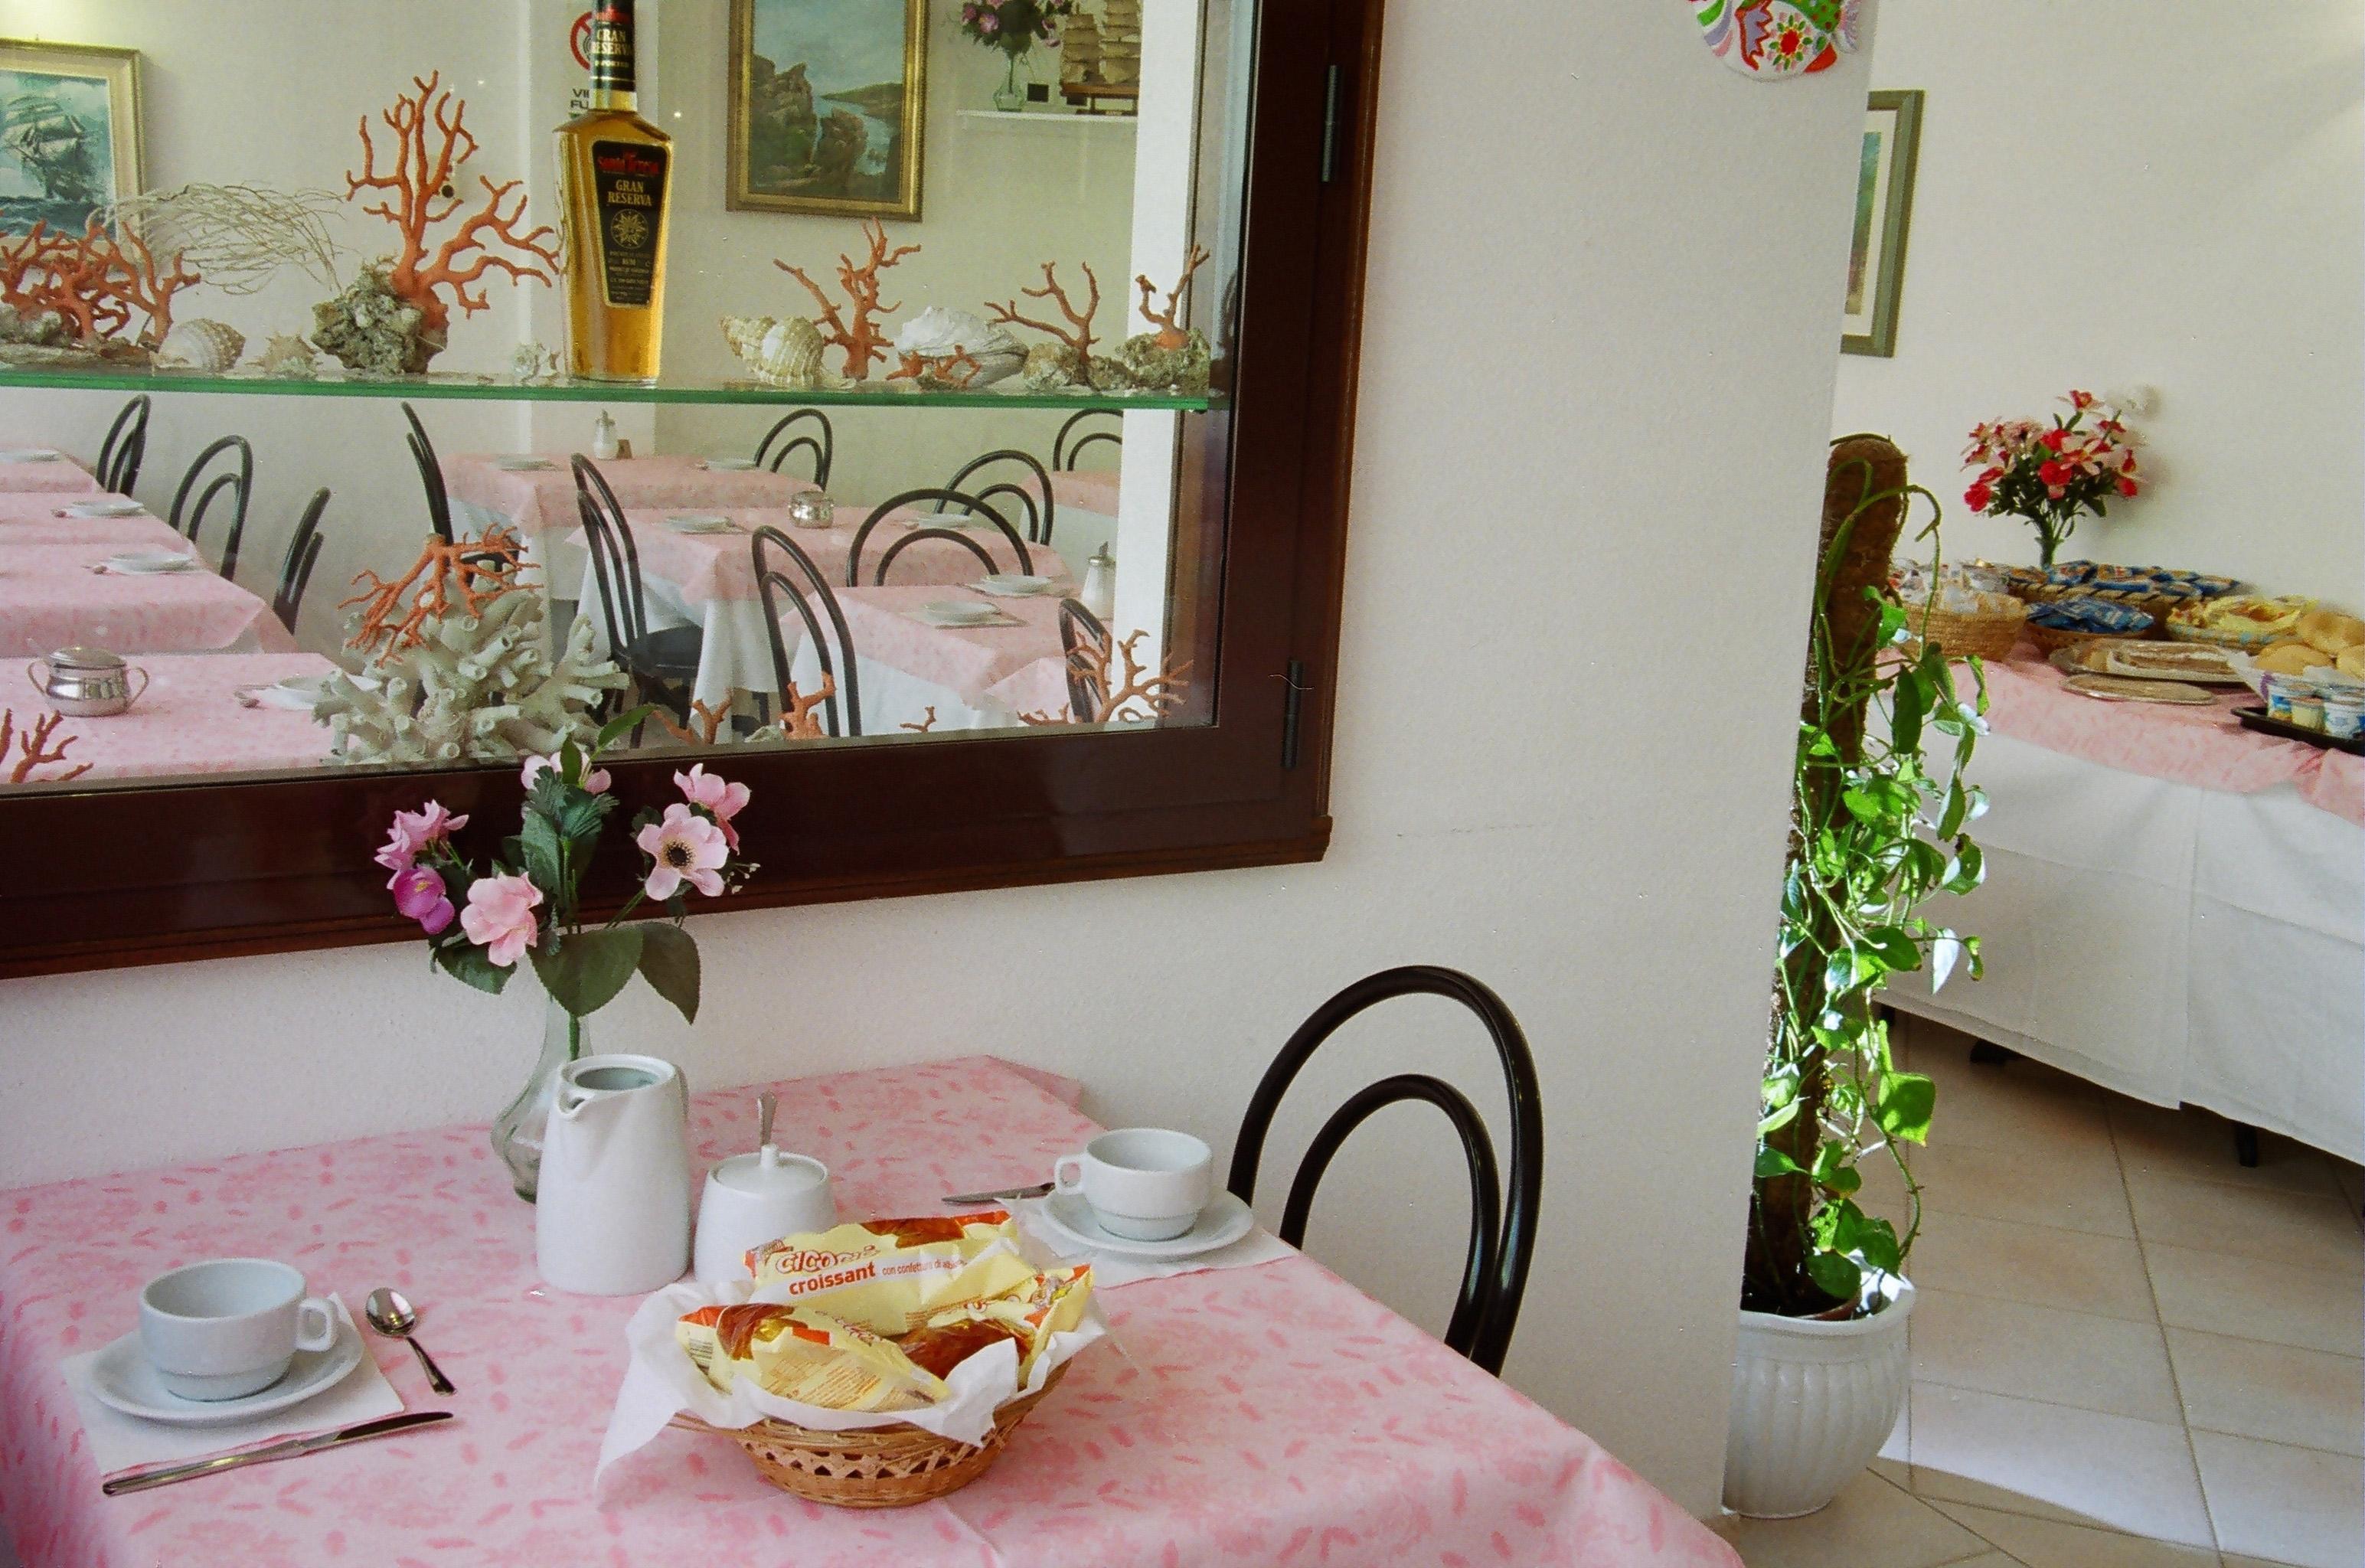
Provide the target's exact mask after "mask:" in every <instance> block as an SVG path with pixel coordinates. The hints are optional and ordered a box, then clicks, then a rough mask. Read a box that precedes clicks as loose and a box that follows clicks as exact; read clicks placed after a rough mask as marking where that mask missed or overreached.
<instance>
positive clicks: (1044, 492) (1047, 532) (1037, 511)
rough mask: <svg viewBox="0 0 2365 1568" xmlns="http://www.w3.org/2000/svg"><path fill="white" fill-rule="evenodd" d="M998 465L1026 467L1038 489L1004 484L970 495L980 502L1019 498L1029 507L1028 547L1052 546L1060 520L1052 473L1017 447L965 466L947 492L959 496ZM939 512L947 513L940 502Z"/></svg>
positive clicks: (1027, 522) (1004, 482)
mask: <svg viewBox="0 0 2365 1568" xmlns="http://www.w3.org/2000/svg"><path fill="white" fill-rule="evenodd" d="M997 463H1016V464H1020V465H1024V466H1025V467H1026V469H1028V470H1029V471H1030V472H1031V473H1032V474H1033V475H1034V476H1035V484H1036V488H1035V489H1033V490H1029V489H1027V488H1026V487H1025V486H1024V485H1020V484H1016V483H1014V482H1012V481H1009V480H1003V481H1002V482H1001V483H999V484H993V485H989V486H987V487H985V488H984V489H981V490H972V491H970V492H969V493H970V494H971V495H974V496H976V497H977V498H978V499H980V500H990V499H992V498H993V497H995V496H1015V497H1017V498H1019V499H1020V500H1021V501H1023V502H1025V503H1026V541H1027V543H1030V544H1048V543H1051V524H1052V522H1053V521H1055V520H1056V517H1057V510H1058V502H1056V501H1055V500H1054V499H1053V498H1052V496H1051V475H1050V471H1049V470H1048V469H1046V468H1045V467H1044V466H1043V465H1042V464H1041V462H1039V461H1038V460H1037V459H1036V458H1035V457H1034V456H1032V455H1031V454H1027V453H1024V452H1020V451H1019V450H1018V449H1017V448H1015V447H1004V448H1003V449H1002V450H1001V451H999V452H989V453H987V454H985V455H984V456H982V457H973V458H971V459H970V461H969V462H968V463H966V464H964V465H962V467H961V471H960V472H959V473H958V474H956V475H954V476H952V481H951V483H949V484H947V486H946V487H945V488H946V489H947V490H950V491H953V492H955V493H959V492H960V489H961V487H962V486H963V485H965V484H967V483H968V482H969V477H970V475H972V474H975V473H976V472H978V471H979V470H980V469H981V468H990V467H992V465H995V464H997ZM936 510H938V511H942V510H945V503H944V502H943V501H941V500H939V501H938V502H936Z"/></svg>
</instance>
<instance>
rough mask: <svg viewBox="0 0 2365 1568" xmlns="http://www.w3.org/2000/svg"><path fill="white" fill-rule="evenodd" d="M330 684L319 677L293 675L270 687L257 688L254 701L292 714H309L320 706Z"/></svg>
mask: <svg viewBox="0 0 2365 1568" xmlns="http://www.w3.org/2000/svg"><path fill="white" fill-rule="evenodd" d="M327 688H328V682H327V681H326V680H325V679H323V678H321V677H319V676H317V675H291V676H289V677H288V678H286V679H285V680H281V681H275V682H274V683H273V684H271V685H269V686H260V687H257V688H255V690H254V700H256V701H258V702H260V703H262V704H263V706H264V707H266V708H285V709H286V710H287V711H289V712H291V713H308V712H310V711H312V710H313V709H315V708H317V707H319V705H320V696H321V693H322V692H324V691H325V690H326V689H327Z"/></svg>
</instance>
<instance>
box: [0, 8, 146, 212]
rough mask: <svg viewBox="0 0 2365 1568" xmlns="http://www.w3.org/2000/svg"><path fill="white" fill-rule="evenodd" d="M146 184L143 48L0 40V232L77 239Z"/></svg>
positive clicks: (137, 193)
mask: <svg viewBox="0 0 2365 1568" xmlns="http://www.w3.org/2000/svg"><path fill="white" fill-rule="evenodd" d="M143 183H144V182H143V180H142V178H141V173H140V54H139V51H138V50H129V49H100V48H97V47H95V46H93V45H85V44H70V43H32V42H28V41H26V40H23V39H0V233H10V234H21V233H23V232H25V230H28V229H30V228H31V227H32V226H33V225H34V224H36V223H41V222H46V223H47V224H48V225H49V226H50V229H52V230H65V231H66V232H68V233H71V234H80V233H81V232H82V231H83V229H84V226H85V225H86V224H87V223H88V222H89V220H90V216H91V214H92V213H94V212H95V211H97V210H98V209H100V208H101V207H106V206H107V205H108V204H110V203H112V202H115V201H118V200H120V199H122V198H124V197H127V196H137V195H139V194H140V188H141V186H142V185H143Z"/></svg>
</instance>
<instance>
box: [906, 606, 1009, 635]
mask: <svg viewBox="0 0 2365 1568" xmlns="http://www.w3.org/2000/svg"><path fill="white" fill-rule="evenodd" d="M920 619H922V620H923V621H925V622H927V623H928V624H929V625H931V626H943V627H946V628H947V629H950V628H953V627H959V626H992V625H993V624H995V623H996V622H1000V621H1001V620H1003V612H1002V611H1001V610H996V609H995V608H994V607H993V606H992V605H990V604H979V603H977V602H975V601H974V600H970V599H937V600H936V601H935V602H934V603H932V604H924V605H922V606H921V607H920Z"/></svg>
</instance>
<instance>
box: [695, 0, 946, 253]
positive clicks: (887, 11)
mask: <svg viewBox="0 0 2365 1568" xmlns="http://www.w3.org/2000/svg"><path fill="white" fill-rule="evenodd" d="M927 8H928V0H731V167H730V173H729V175H728V178H729V181H730V188H729V191H728V193H727V196H726V198H725V199H726V202H727V204H728V205H729V206H730V207H732V208H734V210H738V211H750V210H752V211H759V212H801V213H815V214H820V215H823V216H828V217H840V218H918V217H919V216H920V169H921V156H920V151H921V148H920V143H921V131H922V128H923V127H924V126H925V123H926V118H927V81H926V76H927V62H928V9H927Z"/></svg>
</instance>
